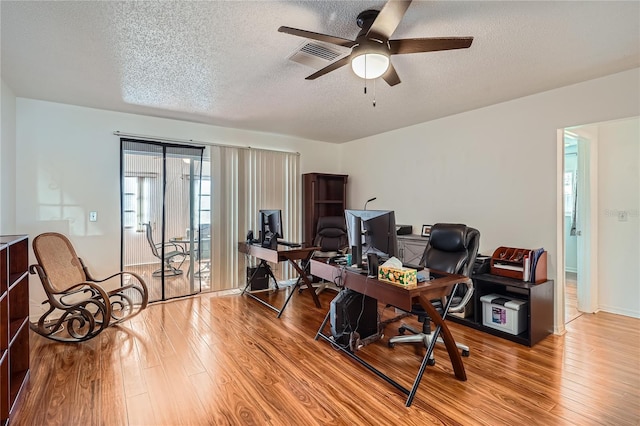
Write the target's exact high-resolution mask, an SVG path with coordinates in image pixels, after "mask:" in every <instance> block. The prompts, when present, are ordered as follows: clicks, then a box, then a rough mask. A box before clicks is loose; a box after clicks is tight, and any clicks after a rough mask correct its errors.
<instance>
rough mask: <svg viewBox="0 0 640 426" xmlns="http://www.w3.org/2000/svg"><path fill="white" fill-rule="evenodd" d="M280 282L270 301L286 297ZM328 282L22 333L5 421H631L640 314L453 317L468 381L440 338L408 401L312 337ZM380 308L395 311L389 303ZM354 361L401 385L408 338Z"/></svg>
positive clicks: (415, 353) (414, 362)
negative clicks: (488, 319)
mask: <svg viewBox="0 0 640 426" xmlns="http://www.w3.org/2000/svg"><path fill="white" fill-rule="evenodd" d="M284 293H285V291H281V292H280V293H279V294H278V295H276V297H277V298H279V301H280V302H281V301H282V298H283V297H284V295H285V294H284ZM334 296H335V293H334V292H332V291H324V292H322V293H321V294H320V300H321V302H322V304H323V309H317V308H315V306H314V305H313V302H312V300H311V297H309V295H308V294H304V293H303V294H296V295H294V296H293V299H292V301H291V303H290V305H289V306H288V307H287V309H286V310H285V312H284V314H283V316H282V318H281V319H277V318H276V314H275V312H273V311H271V310H269V309H267V308H266V307H264V306H262V305H261V304H259V303H257V302H256V301H254V300H252V299H250V298H248V297H246V296H240V295H237V294H233V295H226V296H219V295H216V294H205V295H200V296H196V297H191V298H186V299H179V300H175V301H171V302H168V303H164V304H154V305H151V306H149V307H148V308H147V309H146V310H145V311H144V312H143V313H142V314H140V315H139V316H138V317H135V318H134V319H132V320H131V321H129V322H127V323H124V325H122V326H119V327H111V328H109V329H108V330H106V331H105V332H103V333H102V334H101V335H100V336H98V337H97V338H96V339H93V340H91V341H88V342H85V343H82V344H60V343H55V342H52V341H49V340H47V339H44V338H42V337H40V336H38V335H36V334H35V333H31V345H32V349H31V367H32V369H31V378H30V381H29V384H28V386H27V388H26V389H25V391H24V392H23V396H22V398H21V401H20V403H19V405H18V406H17V408H16V409H15V411H14V414H13V416H12V420H11V425H179V424H192V425H207V424H211V425H327V424H328V425H426V424H434V425H503V424H504V425H513V424H531V425H600V424H603V425H638V424H639V419H640V357H639V354H640V320H638V319H633V318H628V317H622V316H617V315H612V314H607V313H598V314H595V315H591V314H584V315H582V316H580V317H579V318H577V319H576V320H574V321H572V322H571V323H569V324H568V325H567V333H566V334H565V335H564V336H549V337H548V338H546V339H545V340H543V341H542V342H540V343H539V344H538V345H536V346H535V347H533V348H528V347H525V346H522V345H518V344H515V343H512V342H508V341H506V340H503V339H499V338H497V337H494V336H490V335H488V334H485V333H482V332H479V331H477V330H472V329H470V328H466V327H464V326H462V325H459V324H454V323H450V328H451V330H452V333H453V335H454V337H455V338H456V340H459V341H461V342H464V343H466V344H468V345H469V346H470V348H471V356H470V357H469V358H463V359H464V363H465V368H466V371H467V376H468V380H467V381H466V382H461V381H458V380H457V379H456V378H455V377H454V376H453V374H452V368H451V363H450V362H449V360H448V357H447V354H446V351H445V350H444V348H443V347H441V346H440V345H438V347H437V349H436V359H437V363H436V365H435V366H434V367H428V368H427V370H426V373H425V376H424V378H423V381H422V384H421V386H420V388H419V390H418V393H417V395H416V399H415V400H414V403H413V405H412V406H411V407H409V408H406V407H405V406H404V402H405V397H404V395H403V394H401V393H400V392H399V391H397V390H396V389H395V388H393V387H392V386H390V385H389V384H387V383H386V382H384V381H382V380H380V379H379V378H378V377H376V376H374V375H372V374H371V373H369V372H368V371H367V370H365V369H364V368H363V367H361V366H360V365H358V364H356V363H354V362H352V361H351V360H349V359H348V358H347V357H345V356H344V355H342V354H341V353H340V352H338V351H336V350H335V349H333V348H332V347H331V345H329V344H327V343H326V342H324V341H315V340H314V339H313V337H314V335H315V332H316V330H317V328H318V327H319V325H320V323H321V322H322V319H323V317H324V314H325V312H326V309H328V307H329V303H330V300H331V299H332V298H333V297H334ZM383 314H384V315H383V316H384V317H388V316H390V315H392V312H391V311H390V310H386V311H384V312H383ZM386 333H387V336H386V337H385V338H384V339H383V340H382V341H380V342H376V343H374V344H372V345H369V346H367V347H365V348H364V349H363V350H361V351H360V352H359V354H360V355H361V356H363V357H364V358H366V359H367V360H369V361H370V362H372V363H374V364H375V365H376V366H379V368H380V369H381V370H383V371H384V372H386V373H388V374H390V375H392V376H394V377H397V378H398V380H399V381H400V382H401V383H403V384H405V386H407V387H410V386H411V383H412V379H413V377H414V376H415V373H416V372H417V369H418V366H419V361H420V359H421V350H420V349H418V348H417V347H414V346H412V345H397V346H396V347H395V348H394V349H389V348H387V345H386V343H387V339H388V336H392V335H395V334H396V333H397V328H396V326H395V325H392V326H389V327H388V328H387V330H386Z"/></svg>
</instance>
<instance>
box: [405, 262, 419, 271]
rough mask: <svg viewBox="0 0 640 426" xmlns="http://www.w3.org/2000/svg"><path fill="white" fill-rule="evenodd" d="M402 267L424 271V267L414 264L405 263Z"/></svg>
mask: <svg viewBox="0 0 640 426" xmlns="http://www.w3.org/2000/svg"><path fill="white" fill-rule="evenodd" d="M402 266H403V267H405V268H411V269H415V270H416V271H422V270H423V269H424V266H420V265H415V264H413V263H403V264H402Z"/></svg>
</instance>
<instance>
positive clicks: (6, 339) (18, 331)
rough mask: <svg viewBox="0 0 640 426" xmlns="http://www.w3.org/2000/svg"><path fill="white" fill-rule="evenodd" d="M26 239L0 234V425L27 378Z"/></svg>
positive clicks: (9, 412)
mask: <svg viewBox="0 0 640 426" xmlns="http://www.w3.org/2000/svg"><path fill="white" fill-rule="evenodd" d="M28 270H29V241H28V238H27V236H26V235H4V236H0V314H1V315H2V316H1V317H0V424H6V423H7V422H8V420H9V417H10V415H11V412H12V411H13V407H14V406H15V403H16V401H17V400H18V397H19V395H20V391H21V390H22V389H23V387H24V385H25V383H26V382H27V380H28V378H29V274H28Z"/></svg>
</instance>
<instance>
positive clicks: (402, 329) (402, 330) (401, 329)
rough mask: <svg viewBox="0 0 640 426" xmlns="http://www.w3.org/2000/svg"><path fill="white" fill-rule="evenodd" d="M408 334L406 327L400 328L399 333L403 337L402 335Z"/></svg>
mask: <svg viewBox="0 0 640 426" xmlns="http://www.w3.org/2000/svg"><path fill="white" fill-rule="evenodd" d="M406 332H407V329H406V327H400V328H399V329H398V333H400V334H401V335H402V334H404V333H406Z"/></svg>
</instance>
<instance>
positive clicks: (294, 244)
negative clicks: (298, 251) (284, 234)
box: [278, 240, 302, 248]
mask: <svg viewBox="0 0 640 426" xmlns="http://www.w3.org/2000/svg"><path fill="white" fill-rule="evenodd" d="M278 244H280V245H281V246H287V247H293V248H295V247H302V244H300V243H292V242H291V241H280V240H278Z"/></svg>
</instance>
